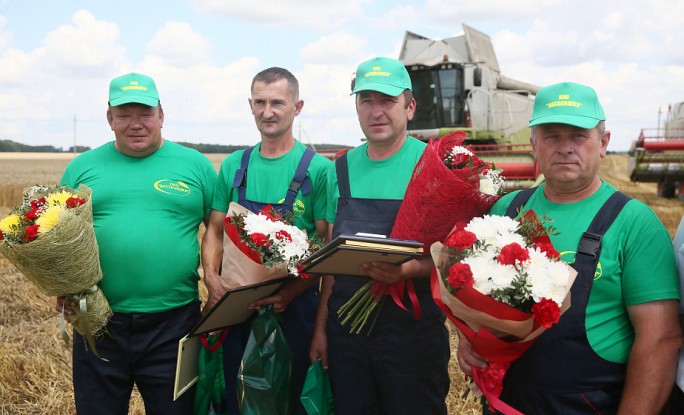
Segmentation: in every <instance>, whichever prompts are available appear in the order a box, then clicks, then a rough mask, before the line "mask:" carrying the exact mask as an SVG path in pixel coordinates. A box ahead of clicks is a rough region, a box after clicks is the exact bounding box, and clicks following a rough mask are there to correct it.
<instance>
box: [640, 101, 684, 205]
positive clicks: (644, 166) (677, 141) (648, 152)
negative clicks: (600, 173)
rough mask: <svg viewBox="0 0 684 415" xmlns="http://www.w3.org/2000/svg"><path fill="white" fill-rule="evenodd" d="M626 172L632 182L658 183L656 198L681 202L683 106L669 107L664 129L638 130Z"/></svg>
mask: <svg viewBox="0 0 684 415" xmlns="http://www.w3.org/2000/svg"><path fill="white" fill-rule="evenodd" d="M627 168H628V171H629V177H630V179H631V180H632V181H634V182H651V183H657V184H658V187H657V192H658V196H662V197H666V198H672V197H674V196H675V194H676V193H679V197H680V198H684V102H679V103H676V104H672V105H670V106H669V109H668V113H667V117H666V119H665V124H664V128H660V126H658V128H650V129H642V130H641V132H640V133H639V138H637V139H636V140H635V141H633V142H632V146H631V148H630V150H629V161H628V164H627Z"/></svg>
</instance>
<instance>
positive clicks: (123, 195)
mask: <svg viewBox="0 0 684 415" xmlns="http://www.w3.org/2000/svg"><path fill="white" fill-rule="evenodd" d="M107 120H108V121H109V125H110V127H111V129H112V130H113V131H114V136H115V140H114V141H112V142H109V143H107V144H104V145H102V146H100V147H98V148H96V149H93V150H90V151H87V152H85V153H83V154H81V155H80V156H78V157H76V158H75V159H74V160H73V161H72V162H71V163H69V165H68V166H67V168H66V170H65V171H64V175H63V176H62V180H61V184H62V185H66V186H70V187H74V188H75V187H77V186H78V185H79V184H84V185H87V186H88V187H90V188H91V189H92V203H93V225H94V228H95V235H96V237H97V242H98V246H99V253H100V264H101V266H102V271H103V275H104V277H103V279H102V280H101V281H100V283H99V288H100V289H101V290H102V292H103V293H104V295H105V296H106V297H107V300H108V301H109V305H110V306H111V308H112V311H113V312H114V314H113V316H112V318H111V321H110V322H109V323H108V325H107V328H106V329H107V334H105V335H103V336H102V337H100V338H98V339H97V342H96V348H97V352H98V354H99V355H100V357H102V360H101V359H100V358H98V357H97V356H95V355H94V354H93V353H92V351H89V350H88V347H87V345H86V342H84V339H83V338H82V337H81V336H80V335H79V334H78V333H77V332H74V348H73V382H74V395H75V399H76V411H77V412H78V413H83V414H121V415H123V414H127V413H128V406H129V400H130V396H131V392H132V389H133V385H134V384H135V385H136V386H137V388H138V390H139V391H140V394H141V395H142V398H143V401H144V403H145V408H146V411H147V413H157V414H178V415H184V414H188V413H192V410H193V401H194V395H195V394H194V389H192V390H189V391H187V392H186V393H185V394H183V395H182V396H181V397H180V398H179V399H178V400H176V401H174V400H173V390H174V379H175V372H176V358H177V353H178V341H179V340H180V339H181V338H183V336H185V335H186V334H187V333H188V332H189V331H190V330H191V329H192V328H193V326H195V324H197V322H198V320H199V316H200V303H199V293H198V281H199V273H198V266H199V243H198V240H197V237H198V230H199V225H200V223H201V222H202V221H203V220H204V219H205V218H206V217H207V216H208V214H209V211H210V205H211V195H212V191H213V189H214V185H215V182H216V170H215V169H214V167H213V165H212V164H211V162H210V161H209V160H208V159H207V158H206V157H205V156H203V155H202V154H201V153H199V152H197V151H195V150H193V149H190V148H187V147H183V146H181V145H179V144H176V143H173V142H170V141H167V140H165V139H163V138H162V135H161V128H162V125H163V122H164V112H163V110H162V107H161V104H160V102H159V95H158V93H157V87H156V85H155V83H154V81H153V80H152V78H150V77H148V76H145V75H141V74H137V73H130V74H127V75H123V76H120V77H117V78H115V79H113V80H112V81H111V83H110V89H109V108H108V110H107ZM63 303H65V299H64V298H58V300H57V309H58V311H61V309H62V304H63ZM66 303H67V305H71V306H72V307H73V306H75V305H74V304H73V303H72V302H71V301H66ZM65 313H72V311H70V310H69V309H66V310H65ZM104 359H106V361H105V360H104Z"/></svg>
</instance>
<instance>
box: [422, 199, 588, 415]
mask: <svg viewBox="0 0 684 415" xmlns="http://www.w3.org/2000/svg"><path fill="white" fill-rule="evenodd" d="M547 221H548V218H546V217H544V218H541V219H540V218H539V217H538V216H537V214H536V213H535V212H533V211H531V210H528V211H526V212H525V213H524V214H523V215H522V216H521V217H520V218H519V219H518V220H515V219H511V218H509V217H506V216H489V215H486V216H483V217H477V218H474V219H472V220H471V221H470V222H469V223H468V224H467V225H466V224H465V223H459V224H457V225H456V226H455V228H454V230H453V231H452V232H451V233H450V234H449V236H448V237H447V238H446V240H445V241H444V243H443V244H442V243H439V242H437V243H435V244H434V245H432V247H431V253H432V256H433V259H434V261H435V271H434V272H433V276H432V281H431V284H432V295H433V298H434V300H435V302H436V303H437V304H438V305H439V306H440V308H442V310H443V311H444V312H445V313H446V315H447V316H448V317H449V319H450V320H451V321H452V322H453V323H454V324H455V325H456V327H457V329H458V331H459V336H461V337H462V338H465V339H467V340H468V342H470V343H471V345H472V347H473V350H474V351H475V352H476V353H478V354H479V355H480V356H482V357H483V358H485V359H487V360H488V361H489V362H490V363H489V366H488V367H487V369H484V370H480V369H477V368H473V378H474V381H475V384H476V388H474V390H476V391H478V389H479V391H478V392H481V393H482V394H484V396H485V398H487V400H488V402H489V404H490V406H492V407H494V408H496V409H497V410H499V411H501V412H502V413H506V414H518V413H519V412H517V411H515V410H514V409H513V408H511V407H509V406H508V405H506V404H505V403H504V402H502V401H501V400H499V399H498V397H499V395H500V394H501V390H502V381H503V378H504V376H505V374H506V370H507V369H508V367H509V366H510V363H511V362H513V361H514V360H515V359H517V358H518V357H520V356H521V355H522V354H523V353H524V352H525V351H526V350H527V349H528V348H529V347H530V346H531V345H532V344H533V343H534V341H535V339H536V338H537V337H538V336H539V335H540V334H541V333H542V332H543V331H544V330H546V329H547V328H550V327H551V326H553V325H554V324H555V323H557V322H558V321H559V319H560V316H561V314H562V313H563V312H565V310H567V309H568V307H569V306H570V287H571V286H572V283H573V282H574V280H575V276H576V271H575V270H574V269H572V268H571V267H570V266H568V265H567V264H566V263H565V262H563V261H561V260H560V254H559V253H558V252H557V251H556V250H555V249H554V247H553V245H552V244H551V240H550V239H549V233H552V232H555V230H554V229H553V227H551V226H549V227H548V228H547V227H545V223H546V222H547Z"/></svg>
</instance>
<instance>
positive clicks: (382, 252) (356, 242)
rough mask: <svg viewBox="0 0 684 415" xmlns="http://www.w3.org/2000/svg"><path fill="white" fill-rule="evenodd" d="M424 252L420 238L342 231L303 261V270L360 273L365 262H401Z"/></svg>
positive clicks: (308, 271) (332, 273)
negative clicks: (346, 233)
mask: <svg viewBox="0 0 684 415" xmlns="http://www.w3.org/2000/svg"><path fill="white" fill-rule="evenodd" d="M422 255H423V244H422V243H421V242H417V241H408V240H403V239H392V238H383V237H377V236H365V235H340V236H338V237H337V238H335V239H334V240H333V241H332V242H330V243H329V244H327V245H326V246H324V247H323V248H321V249H320V250H318V251H317V252H315V253H314V254H313V255H311V256H310V257H309V258H307V259H305V260H304V262H303V263H302V271H301V272H303V273H308V274H317V275H318V274H321V275H322V274H331V275H360V276H363V275H364V274H363V273H361V271H360V270H359V266H360V265H361V264H363V263H364V262H373V261H382V262H390V263H393V264H397V265H399V264H402V263H404V262H406V261H409V260H411V259H413V258H417V257H421V256H422Z"/></svg>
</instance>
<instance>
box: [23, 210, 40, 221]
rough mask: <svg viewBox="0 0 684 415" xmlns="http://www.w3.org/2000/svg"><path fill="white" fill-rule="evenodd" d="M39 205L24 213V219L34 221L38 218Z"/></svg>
mask: <svg viewBox="0 0 684 415" xmlns="http://www.w3.org/2000/svg"><path fill="white" fill-rule="evenodd" d="M38 216H39V215H38V207H34V208H33V209H31V210H29V211H28V212H26V213H24V219H26V220H27V221H29V222H33V221H34V220H36V219H37V218H38Z"/></svg>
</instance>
